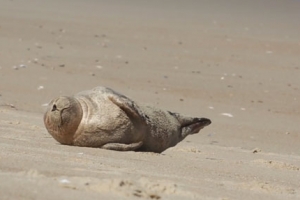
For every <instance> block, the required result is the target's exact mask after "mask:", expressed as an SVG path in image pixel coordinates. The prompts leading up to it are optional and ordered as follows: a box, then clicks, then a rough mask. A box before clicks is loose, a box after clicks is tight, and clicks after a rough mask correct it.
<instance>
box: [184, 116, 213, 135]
mask: <svg viewBox="0 0 300 200" xmlns="http://www.w3.org/2000/svg"><path fill="white" fill-rule="evenodd" d="M210 124H211V121H210V119H207V118H185V120H184V123H182V125H181V134H182V137H183V138H185V137H186V136H188V135H190V134H195V133H198V132H199V131H200V130H201V129H202V128H204V127H205V126H208V125H210Z"/></svg>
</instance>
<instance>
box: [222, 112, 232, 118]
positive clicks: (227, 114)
mask: <svg viewBox="0 0 300 200" xmlns="http://www.w3.org/2000/svg"><path fill="white" fill-rule="evenodd" d="M221 115H223V116H226V117H233V115H232V114H230V113H221Z"/></svg>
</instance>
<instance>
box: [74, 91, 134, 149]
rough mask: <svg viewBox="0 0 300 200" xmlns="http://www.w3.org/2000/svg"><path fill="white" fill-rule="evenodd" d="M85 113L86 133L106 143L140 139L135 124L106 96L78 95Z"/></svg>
mask: <svg viewBox="0 0 300 200" xmlns="http://www.w3.org/2000/svg"><path fill="white" fill-rule="evenodd" d="M77 98H78V100H79V102H80V103H81V104H82V107H83V110H84V112H83V113H84V114H83V117H82V121H81V125H82V126H83V127H84V128H83V131H84V133H85V134H89V135H90V137H93V138H97V140H99V141H100V140H101V141H103V144H106V143H110V142H113V143H118V142H120V143H131V142H136V141H138V140H139V136H138V135H137V134H136V132H135V130H134V127H133V124H132V123H131V121H130V120H129V118H128V117H127V115H126V114H125V112H124V111H123V110H121V109H120V108H119V107H118V106H117V105H115V104H114V103H112V102H111V101H110V100H109V99H108V98H107V97H106V96H104V95H98V96H86V95H85V96H77Z"/></svg>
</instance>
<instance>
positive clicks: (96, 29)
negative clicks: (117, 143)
mask: <svg viewBox="0 0 300 200" xmlns="http://www.w3.org/2000/svg"><path fill="white" fill-rule="evenodd" d="M299 10H300V1H297V0H287V1H273V0H265V1H259V0H254V1H238V0H228V1H222V0H213V1H208V0H199V1H196V0H190V1H183V0H165V1H160V0H152V1H146V0H124V1H117V0H111V1H104V0H97V1H96V0H87V1H79V0H73V1H71V0H61V1H58V0H52V1H46V0H28V1H21V0H0V57H1V60H0V196H1V199H3V200H6V199H26V200H27V199H83V198H84V199H96V198H98V199H99V198H102V199H218V200H221V199H222V200H229V199H245V200H252V199H272V200H274V199H278V200H279V199H300V126H299V121H300V60H299V55H300V21H299V19H300V12H299ZM96 86H107V87H110V88H113V89H114V90H116V91H119V92H120V93H122V94H125V95H126V96H128V97H130V98H132V99H133V100H135V101H137V102H142V103H146V104H151V105H154V106H157V107H159V108H162V109H165V110H170V111H175V112H179V113H182V114H185V115H190V116H195V117H196V116H197V117H206V118H209V119H211V120H212V124H211V125H210V126H208V127H206V128H204V129H203V130H201V131H200V133H198V134H195V135H192V136H188V137H187V138H186V139H185V140H184V141H182V142H181V143H180V144H178V145H177V146H175V147H173V148H169V149H167V150H166V151H164V152H163V153H161V154H156V153H142V152H118V151H109V150H103V149H96V148H83V147H73V146H65V145H61V144H59V143H58V142H56V141H55V140H54V139H53V138H52V137H51V136H50V135H49V134H48V132H47V130H46V129H45V126H44V124H43V114H44V112H45V110H46V106H47V104H48V103H49V101H50V100H51V99H53V98H55V97H57V96H60V95H72V94H75V93H78V92H80V91H83V90H87V89H91V88H93V87H96Z"/></svg>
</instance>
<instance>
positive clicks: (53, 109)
mask: <svg viewBox="0 0 300 200" xmlns="http://www.w3.org/2000/svg"><path fill="white" fill-rule="evenodd" d="M56 110H57V106H56V104H53V106H52V110H51V111H52V112H53V111H56Z"/></svg>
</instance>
